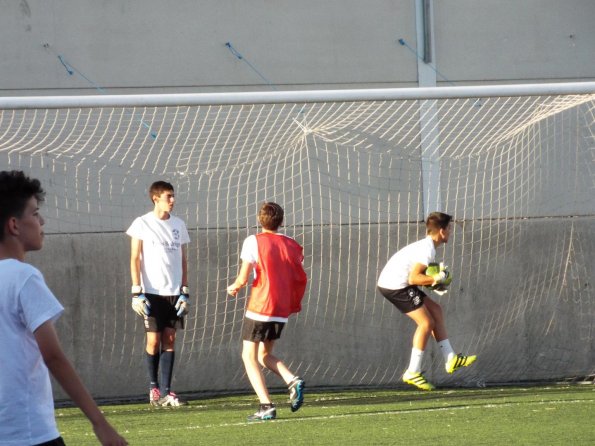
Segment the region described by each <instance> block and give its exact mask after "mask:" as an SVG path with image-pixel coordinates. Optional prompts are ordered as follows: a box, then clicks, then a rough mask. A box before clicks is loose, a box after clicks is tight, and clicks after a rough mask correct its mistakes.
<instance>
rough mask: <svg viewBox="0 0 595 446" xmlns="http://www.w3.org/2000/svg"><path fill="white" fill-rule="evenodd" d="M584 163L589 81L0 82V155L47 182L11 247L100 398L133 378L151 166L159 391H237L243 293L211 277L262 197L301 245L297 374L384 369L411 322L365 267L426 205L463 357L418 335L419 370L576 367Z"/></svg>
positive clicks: (590, 248) (504, 372) (530, 376)
mask: <svg viewBox="0 0 595 446" xmlns="http://www.w3.org/2000/svg"><path fill="white" fill-rule="evenodd" d="M594 160H595V82H581V83H556V84H530V85H500V86H470V87H440V88H411V89H409V88H407V89H403V88H397V89H373V90H336V91H286V92H250V93H204V94H203V93H200V94H160V95H101V96H60V97H2V98H0V169H1V170H7V169H21V170H24V171H26V172H27V173H28V174H29V175H31V176H34V177H37V178H39V179H40V180H41V181H42V183H43V185H44V188H45V189H46V191H47V197H46V203H45V204H44V206H43V207H42V213H43V214H44V216H45V217H46V246H45V248H44V250H42V251H41V252H40V253H35V254H32V255H31V257H30V260H31V261H32V262H33V263H35V264H36V265H37V266H38V267H39V268H40V269H41V270H42V272H43V273H44V274H45V276H46V279H47V280H48V282H49V283H50V286H51V287H52V289H53V290H54V291H55V293H56V295H57V296H58V297H59V298H60V299H61V300H62V301H63V302H65V306H66V308H67V312H66V314H65V315H64V317H63V318H62V320H61V322H59V325H58V328H59V329H60V331H61V333H67V334H72V335H73V338H72V339H73V342H72V344H71V345H70V349H71V354H72V355H73V356H74V358H75V359H76V361H77V362H78V363H79V364H83V365H84V366H83V374H85V373H86V374H87V375H88V376H87V377H86V381H87V382H89V383H93V386H94V387H93V391H94V393H95V394H96V395H100V396H113V395H123V394H126V393H128V394H135V393H139V394H140V393H144V387H145V386H144V385H143V382H144V373H145V372H144V367H143V363H142V361H143V360H142V352H143V345H144V344H143V340H142V338H143V331H142V328H141V326H140V321H139V320H137V318H136V316H135V314H134V313H133V312H132V310H131V309H130V308H129V302H128V296H127V294H128V293H127V291H128V290H129V284H130V278H129V272H128V265H129V262H128V255H129V251H128V239H127V237H126V236H125V234H124V231H125V229H126V228H127V227H128V225H129V224H130V223H131V221H132V220H133V218H134V217H136V216H138V215H141V214H142V213H145V212H147V211H148V210H149V209H150V205H151V204H150V202H149V199H148V197H147V188H148V186H149V185H150V184H151V183H152V182H153V181H156V180H159V179H163V180H166V181H170V182H171V183H172V184H174V186H175V188H176V207H175V209H174V213H176V214H177V215H179V216H180V217H182V218H183V219H184V220H185V221H186V223H187V225H188V227H189V230H190V233H191V238H192V242H191V244H190V247H189V262H190V285H191V289H192V290H193V292H192V304H193V305H192V310H191V313H190V315H189V317H188V320H187V326H186V329H185V330H184V331H183V332H181V333H180V335H179V338H178V339H179V340H178V352H179V354H178V356H177V361H178V366H177V367H176V377H175V379H176V383H175V387H176V390H179V391H229V390H242V389H247V388H248V386H249V384H248V381H247V380H246V378H245V377H244V376H243V368H242V365H241V359H240V356H239V344H240V340H239V335H240V330H241V325H242V316H243V306H244V303H245V298H246V294H245V293H244V294H242V295H241V296H240V297H239V298H238V299H235V300H234V299H229V298H228V297H227V296H226V294H225V288H226V286H227V284H228V283H229V282H230V281H231V280H233V279H234V278H235V275H236V273H237V269H238V262H239V249H240V247H241V243H242V240H243V239H244V238H245V237H246V236H247V235H248V234H251V233H254V232H255V231H257V227H256V211H257V209H258V205H259V203H261V202H263V201H265V200H271V201H277V202H278V203H280V204H281V205H282V206H283V207H284V208H285V212H286V221H285V227H284V231H285V232H286V233H287V234H288V235H291V236H293V237H295V238H296V239H297V240H298V241H299V242H300V243H301V244H302V245H303V246H304V248H305V256H306V260H305V267H306V270H307V272H308V276H309V284H308V289H307V293H306V297H305V300H304V304H303V311H302V312H301V313H300V314H299V315H298V316H297V317H293V318H292V319H291V320H290V323H289V325H288V327H287V329H286V331H285V332H284V333H283V338H282V340H281V341H280V342H279V347H278V349H279V353H280V356H281V357H283V358H285V359H287V361H288V362H289V363H290V364H291V366H292V368H294V369H296V370H298V371H299V373H300V374H301V375H303V376H305V377H306V380H307V381H308V383H309V385H312V386H362V385H363V386H390V385H397V384H400V375H401V374H402V372H403V370H404V368H405V367H406V365H407V362H408V359H409V351H410V340H411V336H412V332H413V326H412V324H411V323H410V321H408V320H407V318H405V317H403V316H402V315H400V314H399V313H398V312H397V311H396V310H395V309H394V308H393V307H392V306H391V305H390V304H389V303H388V302H387V301H385V300H384V299H383V298H382V296H380V295H379V294H378V293H377V291H376V289H375V286H376V279H377V276H378V274H379V272H380V269H381V268H382V267H383V265H384V264H385V262H386V261H387V260H388V258H389V256H390V255H391V254H392V253H394V252H395V251H396V250H398V249H399V248H400V247H402V246H404V245H405V244H407V243H410V242H412V241H414V240H416V239H418V238H421V237H423V231H424V227H423V220H424V218H425V216H426V215H427V213H428V212H430V211H432V210H442V211H444V212H447V213H449V214H452V215H454V217H455V219H456V221H457V225H456V228H455V230H454V233H453V236H452V238H451V241H450V243H449V244H448V245H447V246H446V247H445V248H443V249H441V250H440V251H439V253H438V256H439V257H440V259H441V260H444V261H445V262H446V263H447V264H448V265H449V266H450V268H451V270H452V271H453V274H454V277H455V279H454V281H453V284H452V286H451V290H450V292H449V294H447V295H446V296H444V297H437V300H438V301H439V302H440V303H441V304H442V305H443V309H444V312H445V315H446V322H447V327H448V329H449V337H450V338H451V342H452V344H453V346H454V347H455V349H457V351H463V352H466V353H476V354H478V356H479V359H478V361H477V364H476V365H474V366H473V367H472V368H470V369H469V370H465V371H463V372H461V373H460V374H458V375H454V376H450V375H446V374H445V373H444V371H443V365H442V359H441V357H440V353H439V352H437V350H436V347H435V346H434V345H432V346H430V347H429V349H430V350H429V351H430V352H431V355H428V357H429V358H430V359H429V360H427V363H428V366H427V367H428V370H427V376H428V377H429V378H430V380H431V381H433V382H435V383H437V384H439V385H467V386H468V385H484V384H486V383H487V384H489V383H496V382H520V381H542V380H545V381H552V380H559V379H563V380H582V379H585V378H587V379H589V377H590V379H592V377H593V376H594V375H595V370H594V368H593V367H594V364H593V361H592V359H593V357H595V352H594V351H593V348H594V345H595V343H594V342H593V336H594V333H595V330H594V328H595V327H594V325H595V318H593V310H592V309H593V308H594V303H595V302H594V299H595V297H594V296H595V292H594V290H593V276H594V266H593V262H592V258H591V257H592V253H593V252H595V249H594V248H595V235H594V234H595V231H594V230H593V229H594V215H595V200H594V199H593V196H594V192H595V175H594V173H595V172H594V171H595V169H594ZM82 304H84V305H82ZM84 309H87V311H86V312H85V311H83V310H84ZM83 340H84V342H82V341H83ZM431 344H432V343H431ZM89 346H90V348H89ZM96 361H100V362H101V363H100V364H97V363H96ZM85 365H86V366H87V367H86V369H85ZM271 384H272V385H275V384H277V385H279V384H280V383H279V382H277V381H275V380H274V377H271Z"/></svg>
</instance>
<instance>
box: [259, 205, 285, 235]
mask: <svg viewBox="0 0 595 446" xmlns="http://www.w3.org/2000/svg"><path fill="white" fill-rule="evenodd" d="M283 215H284V213H283V208H282V207H281V206H279V205H278V204H277V203H273V202H272V201H267V202H265V203H263V204H262V205H261V206H260V210H259V211H258V221H259V222H260V225H261V226H262V227H263V228H264V229H267V230H269V231H276V230H277V229H279V227H280V226H281V224H282V223H283Z"/></svg>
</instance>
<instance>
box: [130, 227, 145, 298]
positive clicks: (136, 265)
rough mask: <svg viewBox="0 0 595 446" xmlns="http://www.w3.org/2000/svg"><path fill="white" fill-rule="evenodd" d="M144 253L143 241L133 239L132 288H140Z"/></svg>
mask: <svg viewBox="0 0 595 446" xmlns="http://www.w3.org/2000/svg"><path fill="white" fill-rule="evenodd" d="M142 251H143V241H142V240H139V239H137V238H134V237H133V238H132V239H131V242H130V278H131V279H132V286H135V285H137V286H140V255H141V253H142Z"/></svg>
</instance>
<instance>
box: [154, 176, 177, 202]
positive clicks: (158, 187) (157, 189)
mask: <svg viewBox="0 0 595 446" xmlns="http://www.w3.org/2000/svg"><path fill="white" fill-rule="evenodd" d="M169 191H171V192H173V191H174V187H173V186H172V185H171V184H170V183H168V182H167V181H155V182H154V183H153V184H151V187H150V188H149V200H151V203H153V197H154V196H155V195H157V196H161V194H162V193H163V192H169Z"/></svg>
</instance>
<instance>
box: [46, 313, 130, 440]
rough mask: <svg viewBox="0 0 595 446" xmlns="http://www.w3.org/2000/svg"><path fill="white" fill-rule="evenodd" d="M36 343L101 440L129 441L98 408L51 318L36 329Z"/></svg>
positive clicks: (52, 372)
mask: <svg viewBox="0 0 595 446" xmlns="http://www.w3.org/2000/svg"><path fill="white" fill-rule="evenodd" d="M34 335H35V339H36V341H37V345H38V346H39V350H40V352H41V356H42V357H43V361H44V362H45V364H46V366H47V368H48V369H49V371H50V372H51V374H52V375H53V376H54V378H55V379H56V381H58V383H59V384H60V386H62V388H63V389H64V391H65V392H66V393H67V394H68V396H70V398H72V401H74V403H75V404H76V405H77V406H78V407H79V408H80V409H81V410H82V411H83V413H84V414H85V415H86V417H87V418H88V419H89V421H90V422H91V424H92V425H93V430H94V431H95V435H96V436H97V439H98V440H99V442H100V443H101V444H102V445H104V446H106V445H109V446H123V445H127V444H128V443H127V442H126V440H125V439H124V438H122V437H121V436H120V435H118V433H117V432H116V431H115V430H114V428H113V427H112V426H111V425H110V424H109V422H108V421H107V420H106V419H105V417H104V416H103V414H102V413H101V411H100V410H99V407H97V404H96V403H95V401H94V400H93V398H92V397H91V395H90V394H89V392H88V390H87V388H86V387H85V385H84V384H83V382H82V381H81V379H80V378H79V376H78V374H77V373H76V371H75V370H74V367H73V366H72V364H71V363H70V361H69V360H68V358H67V357H66V355H65V354H64V351H63V350H62V346H61V345H60V341H59V340H58V335H57V334H56V330H55V328H54V324H53V323H52V322H51V321H46V322H44V323H43V324H41V325H40V326H39V328H37V330H35V332H34Z"/></svg>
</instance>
